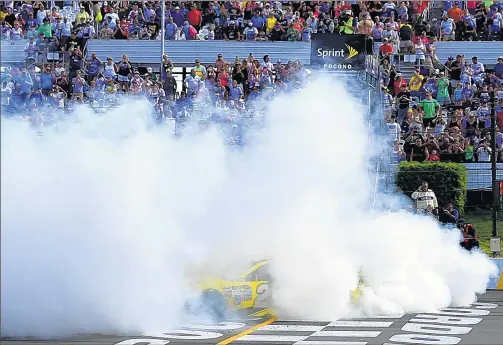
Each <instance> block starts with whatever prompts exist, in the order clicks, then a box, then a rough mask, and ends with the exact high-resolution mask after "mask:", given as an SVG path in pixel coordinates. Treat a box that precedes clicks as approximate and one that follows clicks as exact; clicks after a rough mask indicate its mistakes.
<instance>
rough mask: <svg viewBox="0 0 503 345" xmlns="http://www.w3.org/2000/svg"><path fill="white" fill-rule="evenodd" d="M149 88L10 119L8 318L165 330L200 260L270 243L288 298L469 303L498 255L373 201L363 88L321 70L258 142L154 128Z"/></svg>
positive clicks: (343, 309)
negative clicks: (354, 296) (122, 100)
mask: <svg viewBox="0 0 503 345" xmlns="http://www.w3.org/2000/svg"><path fill="white" fill-rule="evenodd" d="M149 111H150V106H149V104H148V103H147V102H145V101H128V102H127V103H126V104H125V105H123V106H122V107H121V108H119V109H114V110H112V111H111V112H110V113H108V114H106V115H104V116H101V117H98V116H97V115H96V114H93V113H92V111H90V110H89V109H87V108H79V109H77V111H76V114H75V118H76V119H78V121H75V122H71V123H70V122H68V123H66V125H65V126H62V127H61V128H58V129H57V130H49V129H48V128H46V129H45V132H44V135H43V136H38V135H37V134H36V132H35V131H33V130H32V129H31V128H29V125H28V124H27V123H24V122H20V121H17V120H11V119H2V128H1V131H2V132H1V134H2V139H1V140H2V147H1V153H2V156H1V160H2V181H1V187H2V195H1V201H2V209H1V226H2V243H1V245H2V248H1V249H2V253H1V255H2V258H1V259H2V262H1V265H2V266H1V269H2V271H1V274H2V279H1V294H2V296H1V298H2V306H1V308H2V310H1V312H2V334H3V335H5V336H6V335H9V336H28V335H29V336H48V337H49V336H50V337H52V336H63V335H68V334H73V333H90V332H92V333H107V334H111V333H115V334H138V333H140V332H141V333H143V332H163V331H166V330H168V329H170V328H172V327H177V326H179V324H180V322H182V317H181V315H182V314H183V308H184V302H185V300H186V299H187V298H188V297H189V295H190V292H189V291H188V289H187V287H186V276H185V273H186V268H187V267H188V266H191V265H195V266H197V265H199V266H205V267H212V271H218V270H219V269H220V268H222V270H225V267H226V265H227V264H229V263H231V262H237V261H245V260H247V259H249V258H251V257H253V258H268V259H270V260H271V262H270V270H271V274H272V276H273V279H274V289H275V290H274V294H273V296H274V298H273V300H274V304H275V307H276V308H277V309H278V311H279V313H280V315H283V316H285V317H291V318H302V319H307V318H310V319H314V320H317V319H333V318H339V317H342V316H345V315H348V314H349V313H351V312H352V311H351V310H350V309H351V308H350V303H349V291H350V290H351V289H353V288H354V287H356V285H357V280H358V278H357V272H358V270H359V269H360V268H362V271H363V274H364V276H365V280H366V282H367V283H368V286H369V287H368V288H367V290H368V291H366V293H365V294H364V299H363V301H362V306H361V310H360V311H359V312H361V313H366V314H368V313H396V312H407V311H417V312H419V311H431V310H435V309H439V308H443V307H447V306H449V305H466V304H469V303H471V302H473V301H474V300H475V299H476V294H477V293H483V292H484V291H485V287H486V283H487V280H488V278H489V276H490V275H492V274H495V273H496V272H495V271H496V268H495V267H494V265H493V264H492V263H491V262H490V261H489V260H488V258H487V257H486V256H485V255H484V254H482V253H478V252H474V253H468V252H465V251H463V250H462V249H461V248H460V247H459V234H457V233H455V232H448V231H445V230H441V229H440V228H439V227H438V226H437V224H436V223H435V222H434V221H433V220H430V219H427V218H424V217H420V216H414V215H411V214H407V213H405V212H404V213H401V212H394V213H392V212H376V213H374V212H373V210H372V209H371V208H372V207H371V197H372V192H373V186H372V185H371V180H372V179H371V178H370V177H369V173H368V171H367V159H368V158H369V152H371V150H372V148H371V147H368V146H367V144H366V143H367V141H368V133H367V131H366V128H365V125H364V123H363V112H364V109H363V108H362V106H361V104H359V101H358V100H356V99H353V98H352V97H351V95H349V94H348V93H347V91H346V90H345V88H344V86H343V85H342V83H339V82H334V81H333V80H331V79H327V78H320V79H319V80H317V81H316V82H313V83H312V84H310V85H309V86H307V87H306V88H305V89H303V90H297V91H295V92H294V93H292V94H286V95H282V96H280V97H277V98H276V99H275V100H273V101H272V102H271V103H270V105H269V108H268V114H267V126H266V128H265V129H263V130H262V131H261V133H260V136H258V137H257V138H256V139H255V141H254V142H253V144H250V145H249V146H247V147H245V148H244V149H243V150H241V151H230V150H229V149H228V148H227V147H226V146H225V145H224V144H223V141H222V138H221V136H220V133H219V132H218V130H217V129H216V128H212V129H209V130H207V131H205V132H204V133H202V134H199V135H192V136H185V137H182V138H180V139H173V138H172V136H171V133H170V131H169V130H167V129H150V130H147V129H146V128H147V126H146V122H145V114H147V113H148V112H149Z"/></svg>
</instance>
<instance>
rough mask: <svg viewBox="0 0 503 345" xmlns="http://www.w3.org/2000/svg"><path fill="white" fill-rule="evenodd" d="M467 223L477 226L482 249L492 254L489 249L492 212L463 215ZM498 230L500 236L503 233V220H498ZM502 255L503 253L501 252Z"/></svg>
mask: <svg viewBox="0 0 503 345" xmlns="http://www.w3.org/2000/svg"><path fill="white" fill-rule="evenodd" d="M462 219H464V220H465V222H467V223H471V224H473V225H474V226H475V230H476V231H477V236H478V237H479V243H480V249H482V250H483V251H484V252H485V253H487V254H488V255H492V252H491V251H490V250H489V240H490V238H491V235H492V218H491V214H490V213H486V214H470V213H468V214H466V215H464V216H463V217H462ZM498 231H499V233H500V237H501V235H502V234H503V221H501V220H500V221H498ZM500 256H501V254H500Z"/></svg>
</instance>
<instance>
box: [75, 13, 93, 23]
mask: <svg viewBox="0 0 503 345" xmlns="http://www.w3.org/2000/svg"><path fill="white" fill-rule="evenodd" d="M82 18H84V19H85V20H86V21H87V20H88V19H89V18H90V17H89V13H87V12H86V11H84V12H79V13H77V15H76V16H75V23H80V20H81V19H82Z"/></svg>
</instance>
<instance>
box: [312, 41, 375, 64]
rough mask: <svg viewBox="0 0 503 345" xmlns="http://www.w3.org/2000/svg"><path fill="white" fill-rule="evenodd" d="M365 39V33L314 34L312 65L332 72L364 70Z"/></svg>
mask: <svg viewBox="0 0 503 345" xmlns="http://www.w3.org/2000/svg"><path fill="white" fill-rule="evenodd" d="M365 41H366V40H365V35H339V34H330V33H325V34H314V35H312V37H311V66H313V67H315V68H321V69H324V70H327V71H331V72H334V71H337V72H339V71H344V70H347V71H361V70H364V69H365V52H366V46H365Z"/></svg>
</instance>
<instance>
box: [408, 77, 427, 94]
mask: <svg viewBox="0 0 503 345" xmlns="http://www.w3.org/2000/svg"><path fill="white" fill-rule="evenodd" d="M423 79H424V77H423V76H422V75H421V74H419V75H418V74H414V75H413V76H412V77H411V78H410V81H409V89H410V91H419V89H420V88H421V84H422V82H423Z"/></svg>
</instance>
